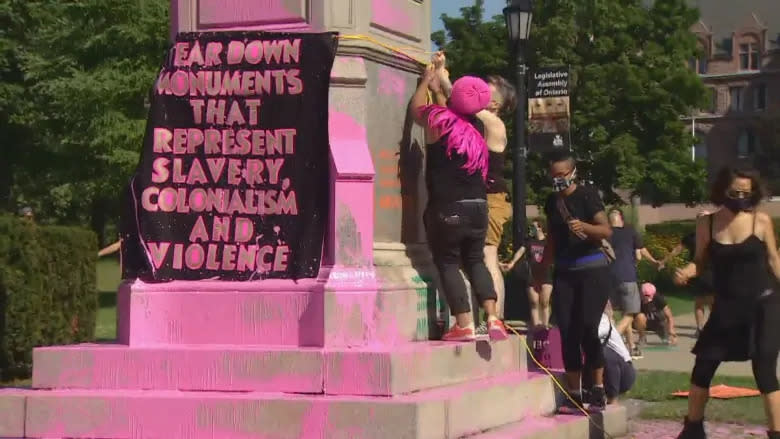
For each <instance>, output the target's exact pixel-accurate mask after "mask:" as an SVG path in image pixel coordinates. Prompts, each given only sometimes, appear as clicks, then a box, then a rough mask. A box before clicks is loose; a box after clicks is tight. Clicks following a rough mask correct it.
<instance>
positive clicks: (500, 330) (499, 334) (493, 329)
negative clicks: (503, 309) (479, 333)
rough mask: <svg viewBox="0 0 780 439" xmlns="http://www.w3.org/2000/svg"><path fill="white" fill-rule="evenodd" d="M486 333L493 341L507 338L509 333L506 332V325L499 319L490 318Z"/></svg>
mask: <svg viewBox="0 0 780 439" xmlns="http://www.w3.org/2000/svg"><path fill="white" fill-rule="evenodd" d="M488 334H490V339H491V340H493V341H501V340H506V339H507V338H509V334H507V333H506V327H504V322H502V321H501V320H491V321H489V322H488Z"/></svg>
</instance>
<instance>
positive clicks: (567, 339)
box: [552, 265, 615, 372]
mask: <svg viewBox="0 0 780 439" xmlns="http://www.w3.org/2000/svg"><path fill="white" fill-rule="evenodd" d="M614 287H615V285H614V282H613V281H612V278H611V277H610V272H609V266H606V265H605V266H603V267H596V268H590V269H584V270H578V271H569V270H556V271H555V278H554V280H553V295H552V311H553V315H554V316H555V321H556V323H557V324H558V329H559V330H560V331H561V349H562V350H563V366H564V368H565V369H566V371H567V372H579V371H582V366H583V365H582V353H583V352H584V353H585V365H586V366H587V368H588V370H592V369H599V368H601V367H604V352H603V350H602V349H601V340H600V339H599V335H598V329H599V321H600V320H601V314H602V313H603V312H604V307H605V306H606V305H607V298H608V297H609V292H610V289H612V288H614Z"/></svg>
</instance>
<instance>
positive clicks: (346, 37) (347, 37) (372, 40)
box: [339, 34, 436, 67]
mask: <svg viewBox="0 0 780 439" xmlns="http://www.w3.org/2000/svg"><path fill="white" fill-rule="evenodd" d="M339 39H341V40H363V41H368V42H369V43H373V44H376V45H377V46H379V47H383V48H385V49H387V50H389V51H391V52H393V53H397V54H399V55H401V56H403V57H404V58H407V59H409V60H411V61H414V62H415V63H417V64H419V65H420V67H423V66H427V65H428V64H430V63H429V62H428V61H421V60H419V59H417V58H415V57H414V56H412V55H410V54H408V53H407V51H416V52H420V53H425V54H433V53H436V52H429V51H425V50H422V49H418V48H415V47H396V46H391V45H389V44H386V43H383V42H381V41H379V40H377V39H375V38H372V37H370V36H368V35H361V34H358V35H339Z"/></svg>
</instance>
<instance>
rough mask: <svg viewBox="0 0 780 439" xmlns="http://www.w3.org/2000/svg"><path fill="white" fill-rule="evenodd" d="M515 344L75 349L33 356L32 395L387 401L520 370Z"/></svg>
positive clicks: (59, 348)
mask: <svg viewBox="0 0 780 439" xmlns="http://www.w3.org/2000/svg"><path fill="white" fill-rule="evenodd" d="M522 343H523V339H522V338H519V337H510V338H509V339H508V340H506V341H501V342H496V343H488V342H482V341H481V342H477V343H445V342H440V341H430V342H415V343H407V344H404V345H398V346H393V347H375V348H359V349H347V348H343V349H341V348H339V349H329V348H325V349H322V348H298V347H289V346H220V345H210V346H202V345H173V346H155V347H131V346H126V345H101V344H82V345H73V346H56V347H44V348H36V349H35V350H34V351H33V362H34V366H35V367H34V368H33V387H34V388H36V389H86V390H90V389H92V390H97V389H125V390H152V389H154V390H185V391H255V392H287V393H313V394H317V393H327V394H332V395H369V396H371V395H373V396H391V395H399V394H403V393H411V392H416V391H420V390H424V389H430V388H434V387H441V386H448V385H452V384H458V383H462V382H466V381H472V380H477V379H483V378H489V377H492V376H500V375H504V374H507V373H520V372H523V371H525V370H526V363H525V362H526V356H525V355H524V353H523V349H524V347H523V346H522Z"/></svg>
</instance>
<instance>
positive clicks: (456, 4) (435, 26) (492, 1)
mask: <svg viewBox="0 0 780 439" xmlns="http://www.w3.org/2000/svg"><path fill="white" fill-rule="evenodd" d="M472 4H474V0H433V6H432V11H431V20H432V23H431V28H432V31H434V32H435V31H437V30H441V29H443V28H444V27H443V26H442V23H441V18H440V17H441V14H447V15H449V16H456V17H459V16H460V8H462V7H464V6H469V5H472ZM505 6H506V0H485V17H492V16H494V15H501V10H502V9H504V7H505Z"/></svg>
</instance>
